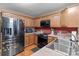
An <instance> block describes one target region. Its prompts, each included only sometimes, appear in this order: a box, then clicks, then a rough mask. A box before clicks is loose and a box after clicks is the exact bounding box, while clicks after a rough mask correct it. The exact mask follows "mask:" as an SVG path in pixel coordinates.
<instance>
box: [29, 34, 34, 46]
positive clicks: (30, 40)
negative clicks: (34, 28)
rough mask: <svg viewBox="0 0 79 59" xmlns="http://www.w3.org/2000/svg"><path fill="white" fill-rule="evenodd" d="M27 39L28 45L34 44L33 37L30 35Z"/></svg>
mask: <svg viewBox="0 0 79 59" xmlns="http://www.w3.org/2000/svg"><path fill="white" fill-rule="evenodd" d="M29 38H30V39H29V45H31V44H34V39H35V38H34V35H30V36H29Z"/></svg>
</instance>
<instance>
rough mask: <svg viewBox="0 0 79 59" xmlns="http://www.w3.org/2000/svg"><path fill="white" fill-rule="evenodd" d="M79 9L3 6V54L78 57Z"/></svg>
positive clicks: (61, 5)
mask: <svg viewBox="0 0 79 59" xmlns="http://www.w3.org/2000/svg"><path fill="white" fill-rule="evenodd" d="M54 6H55V7H54ZM78 9H79V4H77V3H46V4H45V3H25V4H22V3H10V4H8V3H2V4H0V22H1V23H0V50H1V51H0V55H1V56H63V55H64V56H68V55H69V56H72V55H77V56H78V55H79V50H78V48H79V45H78V44H79V39H78V38H79V17H78V15H79V10H78Z"/></svg>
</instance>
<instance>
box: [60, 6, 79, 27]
mask: <svg viewBox="0 0 79 59" xmlns="http://www.w3.org/2000/svg"><path fill="white" fill-rule="evenodd" d="M61 20H62V26H66V27H79V6H76V7H72V8H68V9H66V10H64V11H63V12H62V17H61Z"/></svg>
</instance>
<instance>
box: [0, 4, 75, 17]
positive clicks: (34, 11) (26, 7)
mask: <svg viewBox="0 0 79 59" xmlns="http://www.w3.org/2000/svg"><path fill="white" fill-rule="evenodd" d="M73 4H75V3H0V6H1V7H4V8H6V9H10V10H13V11H16V12H20V13H23V14H25V15H30V16H32V17H37V16H40V15H42V14H44V13H48V12H53V11H56V10H59V9H62V8H64V7H67V6H70V5H73Z"/></svg>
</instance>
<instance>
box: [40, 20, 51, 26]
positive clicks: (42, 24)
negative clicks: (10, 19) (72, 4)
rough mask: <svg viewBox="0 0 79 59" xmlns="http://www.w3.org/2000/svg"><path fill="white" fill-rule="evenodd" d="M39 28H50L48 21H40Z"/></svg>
mask: <svg viewBox="0 0 79 59" xmlns="http://www.w3.org/2000/svg"><path fill="white" fill-rule="evenodd" d="M40 26H41V27H50V20H42V21H41V22H40Z"/></svg>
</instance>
